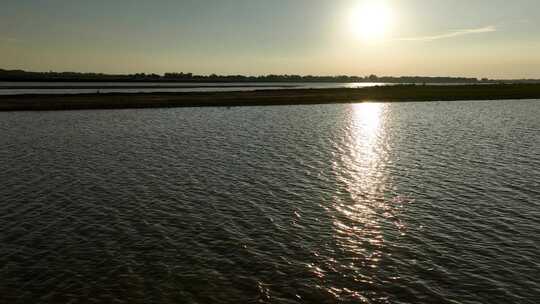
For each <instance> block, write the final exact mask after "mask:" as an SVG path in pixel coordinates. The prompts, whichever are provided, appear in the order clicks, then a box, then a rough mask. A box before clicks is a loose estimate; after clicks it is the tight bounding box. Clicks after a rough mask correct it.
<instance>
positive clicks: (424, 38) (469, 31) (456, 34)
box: [398, 25, 497, 41]
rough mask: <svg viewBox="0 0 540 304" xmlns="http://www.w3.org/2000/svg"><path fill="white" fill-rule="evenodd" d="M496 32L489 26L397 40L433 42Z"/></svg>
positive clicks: (494, 28)
mask: <svg viewBox="0 0 540 304" xmlns="http://www.w3.org/2000/svg"><path fill="white" fill-rule="evenodd" d="M496 31H497V27H496V26H494V25H490V26H485V27H480V28H474V29H463V30H457V31H453V32H449V33H446V34H440V35H433V36H420V37H406V38H400V39H398V40H400V41H433V40H439V39H448V38H454V37H459V36H465V35H473V34H483V33H492V32H496Z"/></svg>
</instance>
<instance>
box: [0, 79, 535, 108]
mask: <svg viewBox="0 0 540 304" xmlns="http://www.w3.org/2000/svg"><path fill="white" fill-rule="evenodd" d="M535 98H538V99H540V84H496V85H443V86H439V85H397V86H377V87H368V88H360V89H345V88H342V89H283V90H257V91H250V92H190V93H134V94H129V93H111V94H78V95H15V96H0V111H17V110H75V109H121V108H156V107H201V106H255V105H296V104H330V103H354V102H364V101H386V102H404V101H450V100H496V99H535Z"/></svg>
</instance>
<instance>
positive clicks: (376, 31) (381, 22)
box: [351, 1, 394, 42]
mask: <svg viewBox="0 0 540 304" xmlns="http://www.w3.org/2000/svg"><path fill="white" fill-rule="evenodd" d="M393 21H394V16H393V12H392V9H391V8H390V7H389V6H388V5H386V4H385V3H383V2H382V1H370V2H367V3H365V4H363V5H360V6H359V7H357V8H355V9H353V11H352V14H351V28H352V32H353V34H354V35H355V36H356V37H358V38H360V39H362V40H364V41H366V42H374V41H380V40H383V39H384V38H385V36H386V35H387V34H388V32H389V31H390V29H391V27H392V25H393Z"/></svg>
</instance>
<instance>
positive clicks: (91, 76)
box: [0, 69, 538, 83]
mask: <svg viewBox="0 0 540 304" xmlns="http://www.w3.org/2000/svg"><path fill="white" fill-rule="evenodd" d="M0 81H43V82H46V81H65V82H79V81H80V82H83V81H85V82H97V81H105V82H388V83H486V82H501V81H500V80H497V81H495V80H490V79H487V78H482V79H477V78H467V77H423V76H402V77H392V76H383V77H379V76H377V75H368V76H347V75H341V76H313V75H306V76H302V75H272V74H271V75H261V76H244V75H216V74H211V75H195V74H193V73H165V74H163V75H159V74H145V73H137V74H126V75H120V74H117V75H115V74H103V73H77V72H52V71H51V72H27V71H23V70H3V69H0ZM508 82H538V80H533V79H523V80H509V81H508Z"/></svg>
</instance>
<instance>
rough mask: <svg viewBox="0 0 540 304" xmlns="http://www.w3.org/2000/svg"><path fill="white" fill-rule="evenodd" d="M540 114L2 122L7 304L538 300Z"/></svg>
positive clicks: (388, 108) (500, 111)
mask: <svg viewBox="0 0 540 304" xmlns="http://www.w3.org/2000/svg"><path fill="white" fill-rule="evenodd" d="M539 117H540V102H539V101H490V102H474V101H471V102H433V103H393V104H392V103H387V104H383V103H364V104H350V105H321V106H283V107H242V108H231V109H225V108H183V109H145V110H118V111H68V112H24V113H23V112H11V113H0V133H1V135H2V136H1V137H0V147H1V148H0V180H1V181H2V183H1V184H0V197H1V198H2V200H1V202H0V231H1V233H0V244H1V246H0V303H4V302H5V303H114V302H117V303H536V302H537V300H538V299H539V298H540V279H539V278H538V273H539V271H540V264H539V258H540V190H539V189H540V184H539V181H540V169H539V168H540V153H539V151H540V120H539V119H538V118H539Z"/></svg>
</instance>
